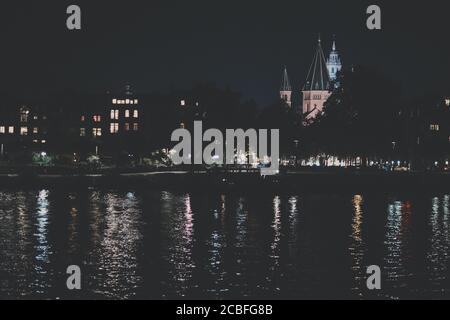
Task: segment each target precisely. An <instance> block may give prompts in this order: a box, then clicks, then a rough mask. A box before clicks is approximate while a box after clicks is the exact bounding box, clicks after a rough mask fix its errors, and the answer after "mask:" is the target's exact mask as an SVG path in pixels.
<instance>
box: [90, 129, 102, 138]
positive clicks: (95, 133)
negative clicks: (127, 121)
mask: <svg viewBox="0 0 450 320" xmlns="http://www.w3.org/2000/svg"><path fill="white" fill-rule="evenodd" d="M92 135H93V136H94V137H101V136H102V128H93V129H92Z"/></svg>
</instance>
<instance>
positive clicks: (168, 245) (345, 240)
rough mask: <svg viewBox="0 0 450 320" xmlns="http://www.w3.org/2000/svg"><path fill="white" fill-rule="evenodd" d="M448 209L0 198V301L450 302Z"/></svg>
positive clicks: (266, 197)
mask: <svg viewBox="0 0 450 320" xmlns="http://www.w3.org/2000/svg"><path fill="white" fill-rule="evenodd" d="M449 198H450V196H449V195H448V194H436V195H433V194H429V195H424V194H420V195H418V194H413V195H411V194H409V195H401V196H400V195H392V194H382V193H380V194H377V193H368V194H345V193H339V194H314V193H305V194H291V195H277V194H271V193H258V194H257V193H250V194H238V193H233V194H220V193H215V192H203V193H199V192H193V193H174V192H168V191H155V190H145V189H142V190H128V191H117V190H115V191H113V190H84V191H73V192H69V191H65V190H34V191H15V192H9V191H3V192H0V297H1V298H3V299H13V298H100V299H103V298H140V299H168V298H189V299H196V298H212V299H227V298H234V299H240V298H256V299H261V298H287V299H300V298H450V273H449V266H450V265H449V254H450V225H449ZM73 264H75V265H78V266H80V267H81V270H82V290H81V291H79V292H70V291H68V290H67V288H66V279H67V277H68V275H67V274H66V268H67V267H68V266H69V265H73ZM369 265H379V266H380V267H381V269H382V290H380V291H377V292H373V291H368V290H367V287H366V278H367V274H366V268H367V266H369Z"/></svg>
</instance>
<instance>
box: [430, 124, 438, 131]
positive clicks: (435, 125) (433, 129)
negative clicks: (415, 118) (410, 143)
mask: <svg viewBox="0 0 450 320" xmlns="http://www.w3.org/2000/svg"><path fill="white" fill-rule="evenodd" d="M430 130H431V131H439V125H438V124H431V125H430Z"/></svg>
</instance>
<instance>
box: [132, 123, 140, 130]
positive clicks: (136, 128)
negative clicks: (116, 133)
mask: <svg viewBox="0 0 450 320" xmlns="http://www.w3.org/2000/svg"><path fill="white" fill-rule="evenodd" d="M138 130H139V125H138V124H137V123H133V131H138Z"/></svg>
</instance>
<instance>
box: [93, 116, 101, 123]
mask: <svg viewBox="0 0 450 320" xmlns="http://www.w3.org/2000/svg"><path fill="white" fill-rule="evenodd" d="M93 118H94V122H101V121H102V117H101V116H99V115H95V116H94V117H93Z"/></svg>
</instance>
